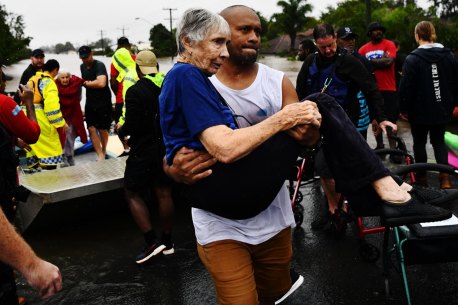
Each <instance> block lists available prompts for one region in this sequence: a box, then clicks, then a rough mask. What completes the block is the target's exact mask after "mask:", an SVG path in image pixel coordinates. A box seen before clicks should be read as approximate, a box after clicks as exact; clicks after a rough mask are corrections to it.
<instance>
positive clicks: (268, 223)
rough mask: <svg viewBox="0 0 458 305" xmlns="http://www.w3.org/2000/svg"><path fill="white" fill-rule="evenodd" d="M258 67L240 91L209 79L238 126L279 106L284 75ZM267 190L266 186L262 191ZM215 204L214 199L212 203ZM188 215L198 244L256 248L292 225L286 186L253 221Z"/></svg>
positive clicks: (194, 212)
mask: <svg viewBox="0 0 458 305" xmlns="http://www.w3.org/2000/svg"><path fill="white" fill-rule="evenodd" d="M258 67H259V68H258V74H257V76H256V79H255V80H254V82H253V83H252V84H251V85H250V86H249V87H248V88H246V89H243V90H233V89H231V88H228V87H226V86H224V85H223V84H222V83H221V82H220V81H219V80H218V79H217V78H216V76H212V77H211V78H210V80H211V82H212V83H213V85H214V86H215V87H216V89H217V90H218V92H219V93H220V94H221V95H222V96H223V97H224V99H225V100H226V102H227V103H228V104H229V105H230V107H231V108H232V109H233V111H234V112H235V114H236V115H238V116H239V117H237V122H238V124H239V126H240V127H246V126H249V125H250V123H251V124H256V123H258V122H260V121H262V120H264V119H265V118H267V117H268V116H271V115H272V114H274V113H276V112H278V111H279V110H280V109H281V106H282V81H283V76H284V73H283V72H280V71H277V70H274V69H272V68H269V67H267V66H265V65H263V64H260V63H258ZM240 116H243V117H240ZM248 121H249V122H250V123H248ZM268 187H269V186H267V185H266V188H268ZM227 191H228V192H231V191H237V190H229V189H228V190H227ZM222 196H224V195H222ZM217 202H218V198H215V203H216V204H217ZM191 212H192V220H193V223H194V229H195V233H196V238H197V242H198V243H199V244H201V245H206V244H208V243H211V242H214V241H218V240H224V239H231V240H237V241H240V242H244V243H248V244H252V245H257V244H260V243H262V242H265V241H266V240H268V239H270V238H271V237H273V236H274V235H276V234H277V233H279V232H280V231H282V230H283V229H284V228H286V227H294V226H295V221H294V215H293V212H292V209H291V200H290V198H289V192H288V189H287V187H286V183H285V185H284V186H283V188H282V189H281V190H280V191H279V192H278V194H277V196H276V197H275V199H274V201H273V202H272V204H271V205H270V206H269V207H268V208H267V209H265V210H264V211H262V212H261V213H259V214H258V215H256V216H255V217H253V218H249V219H243V220H232V219H227V218H224V217H220V216H218V215H215V214H213V213H210V212H208V211H204V210H201V209H196V208H192V211H191Z"/></svg>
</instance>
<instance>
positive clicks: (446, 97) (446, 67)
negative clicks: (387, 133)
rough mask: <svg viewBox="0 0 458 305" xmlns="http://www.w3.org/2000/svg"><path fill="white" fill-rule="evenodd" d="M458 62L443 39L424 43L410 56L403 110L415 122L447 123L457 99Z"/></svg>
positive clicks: (402, 93) (402, 91)
mask: <svg viewBox="0 0 458 305" xmlns="http://www.w3.org/2000/svg"><path fill="white" fill-rule="evenodd" d="M457 73H458V70H457V62H456V60H455V58H454V57H453V55H452V53H451V51H450V49H447V48H444V46H443V45H441V44H439V43H431V44H425V45H421V46H420V47H418V48H417V49H415V50H414V51H413V52H412V53H410V54H409V56H407V58H406V60H405V62H404V66H403V69H402V78H401V84H400V88H399V90H400V97H401V112H405V113H407V114H408V115H409V121H410V122H411V123H414V124H446V123H448V122H449V121H450V120H451V118H452V113H453V108H454V106H455V104H456V103H457V89H456V88H457V85H458V80H457V78H458V76H457V75H458V74H457Z"/></svg>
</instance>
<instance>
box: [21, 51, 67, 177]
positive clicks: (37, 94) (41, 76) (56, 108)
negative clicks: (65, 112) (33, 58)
mask: <svg viewBox="0 0 458 305" xmlns="http://www.w3.org/2000/svg"><path fill="white" fill-rule="evenodd" d="M59 68H60V66H59V62H58V61H57V60H55V59H50V60H48V61H47V62H46V63H45V65H44V69H43V70H44V71H43V72H37V73H36V74H35V75H34V76H32V77H31V78H30V80H29V82H28V85H29V87H30V88H32V90H33V93H34V97H33V104H34V106H35V112H36V116H37V120H38V125H40V129H41V134H40V138H39V139H38V141H37V142H36V143H35V144H31V145H30V148H31V150H30V151H27V154H26V158H27V166H28V167H30V168H35V167H41V168H44V169H55V168H56V167H57V165H59V164H61V163H63V156H62V144H61V142H60V138H59V132H61V133H64V134H65V132H66V131H67V129H68V125H67V123H66V122H65V120H64V117H63V116H62V112H61V111H60V103H59V94H58V90H57V85H56V83H55V82H54V78H55V77H56V75H57V74H58V73H59ZM24 111H25V110H24Z"/></svg>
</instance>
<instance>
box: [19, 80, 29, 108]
mask: <svg viewBox="0 0 458 305" xmlns="http://www.w3.org/2000/svg"><path fill="white" fill-rule="evenodd" d="M17 92H18V94H19V97H20V98H21V101H22V102H23V103H24V104H28V103H33V91H32V90H31V89H30V88H29V87H28V86H27V85H22V84H19V89H18V90H17Z"/></svg>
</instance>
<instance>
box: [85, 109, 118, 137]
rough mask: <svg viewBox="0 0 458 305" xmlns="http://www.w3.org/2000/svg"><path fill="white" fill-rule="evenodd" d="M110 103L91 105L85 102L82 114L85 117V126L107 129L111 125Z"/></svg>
mask: <svg viewBox="0 0 458 305" xmlns="http://www.w3.org/2000/svg"><path fill="white" fill-rule="evenodd" d="M111 112H112V107H111V103H104V104H102V105H91V103H86V106H85V107H84V116H85V117H86V124H87V127H91V126H94V127H95V128H97V129H106V130H109V129H110V126H111Z"/></svg>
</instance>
